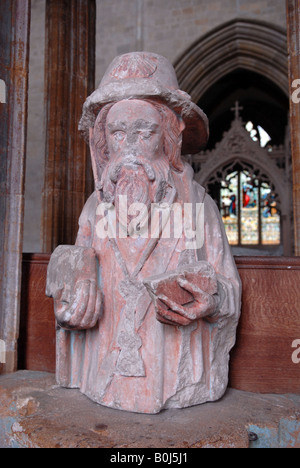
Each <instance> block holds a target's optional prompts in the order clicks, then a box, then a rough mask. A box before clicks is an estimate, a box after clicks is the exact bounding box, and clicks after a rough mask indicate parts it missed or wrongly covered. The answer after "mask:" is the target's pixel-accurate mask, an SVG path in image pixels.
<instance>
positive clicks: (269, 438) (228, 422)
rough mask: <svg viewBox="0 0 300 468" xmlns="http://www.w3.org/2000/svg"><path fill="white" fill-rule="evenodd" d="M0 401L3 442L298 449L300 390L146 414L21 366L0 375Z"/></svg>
mask: <svg viewBox="0 0 300 468" xmlns="http://www.w3.org/2000/svg"><path fill="white" fill-rule="evenodd" d="M0 402H1V405H0V447H16V448H22V447H33V448H69V447H74V448H96V447H99V448H112V449H119V452H120V453H122V452H121V451H122V449H129V448H151V447H152V448H153V447H154V448H169V449H176V448H183V449H188V448H247V447H265V448H269V447H278V448H279V447H281V448H285V447H288V448H300V397H299V395H297V396H296V395H260V394H255V393H248V392H242V391H238V390H233V389H228V390H227V392H226V394H225V395H224V397H223V398H222V399H221V400H220V401H218V402H215V403H205V404H203V405H198V406H195V407H193V408H186V409H183V410H175V409H172V410H166V411H163V412H162V413H160V414H158V415H145V414H136V413H131V412H119V411H116V410H113V409H110V408H105V407H103V406H101V405H97V404H95V403H93V402H92V401H91V400H89V399H88V398H86V397H85V396H84V395H82V394H81V393H80V392H79V391H78V390H74V389H64V388H60V387H58V386H57V385H56V384H55V376H54V374H47V373H42V372H30V371H19V372H16V373H13V374H9V375H5V376H1V377H0ZM250 432H255V434H256V436H257V437H255V434H250V439H252V441H250V440H249V433H250ZM253 439H256V440H253ZM124 453H125V452H124ZM191 456H192V455H191Z"/></svg>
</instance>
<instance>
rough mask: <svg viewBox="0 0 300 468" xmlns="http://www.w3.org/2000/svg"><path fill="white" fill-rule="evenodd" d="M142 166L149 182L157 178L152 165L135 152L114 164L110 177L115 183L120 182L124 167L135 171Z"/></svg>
mask: <svg viewBox="0 0 300 468" xmlns="http://www.w3.org/2000/svg"><path fill="white" fill-rule="evenodd" d="M140 166H141V167H142V168H143V169H144V171H145V173H146V175H147V177H148V180H149V182H153V181H154V180H155V172H154V169H153V168H152V166H151V165H150V164H149V162H148V161H146V160H145V159H144V158H142V157H136V156H135V155H133V154H129V155H126V156H124V157H122V159H121V160H120V161H119V162H117V163H116V164H114V165H113V166H112V167H111V170H110V172H109V178H110V180H111V181H112V182H113V183H114V184H116V183H117V182H118V179H119V177H120V173H121V169H122V168H123V167H125V168H126V169H131V170H134V171H135V170H138V168H139V167H140Z"/></svg>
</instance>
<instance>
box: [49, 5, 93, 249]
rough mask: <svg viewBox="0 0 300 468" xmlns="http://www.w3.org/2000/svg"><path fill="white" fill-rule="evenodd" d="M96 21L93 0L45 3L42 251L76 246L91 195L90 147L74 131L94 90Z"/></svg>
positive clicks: (76, 130)
mask: <svg viewBox="0 0 300 468" xmlns="http://www.w3.org/2000/svg"><path fill="white" fill-rule="evenodd" d="M95 22H96V5H95V0H72V1H69V0H47V4H46V50H45V92H46V96H45V99H46V105H45V112H46V118H45V123H46V129H45V130H46V152H45V182H44V191H43V219H42V228H43V232H42V236H43V252H52V250H53V249H54V248H55V247H56V246H57V245H59V244H72V243H74V240H75V237H76V232H77V230H78V218H79V215H80V212H81V210H82V207H83V205H84V203H85V200H86V198H87V197H88V195H89V194H90V193H91V192H92V190H93V179H92V171H91V165H90V157H89V150H88V146H87V144H86V143H85V142H84V140H83V138H82V136H81V135H80V134H79V132H78V129H77V127H78V122H79V120H80V116H81V112H82V105H83V103H84V101H85V99H86V97H87V96H88V95H89V94H90V93H91V91H92V90H93V89H94V75H95Z"/></svg>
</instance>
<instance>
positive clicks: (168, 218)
mask: <svg viewBox="0 0 300 468" xmlns="http://www.w3.org/2000/svg"><path fill="white" fill-rule="evenodd" d="M79 128H80V130H81V131H82V132H83V133H84V134H85V135H86V136H87V137H88V138H89V143H90V149H91V156H92V162H93V171H94V177H95V192H94V193H93V194H92V195H91V197H90V198H89V200H88V201H87V203H86V205H85V207H84V209H83V211H82V214H81V216H80V220H79V232H78V236H77V240H76V245H75V246H59V247H58V248H57V249H56V250H55V251H54V253H53V254H52V256H51V260H50V263H49V267H48V278H47V291H46V293H47V295H49V296H52V297H53V298H54V308H55V315H56V321H57V369H56V374H57V381H58V383H59V384H60V385H62V386H65V387H70V388H79V389H80V391H81V392H83V393H84V394H86V395H87V396H88V397H90V398H91V399H92V400H94V401H96V402H98V403H100V404H102V405H105V406H108V407H112V408H117V409H122V410H127V411H135V412H141V413H158V412H159V411H161V410H162V409H164V408H183V407H187V406H192V405H196V404H200V403H204V402H206V401H214V400H217V399H219V398H220V397H221V396H222V395H223V394H224V392H225V390H226V388H227V385H228V365H229V352H230V350H231V348H232V346H233V345H234V343H235V335H236V327H237V323H238V319H239V314H240V301H241V297H240V296H241V284H240V279H239V276H238V273H237V269H236V266H235V263H234V260H233V257H232V254H231V251H230V247H229V245H228V242H227V238H226V234H225V231H224V227H223V224H222V220H221V217H220V215H219V212H218V209H217V207H216V205H215V203H214V202H213V201H212V199H211V198H210V197H209V196H208V195H207V194H206V193H205V190H204V189H203V188H202V187H201V186H200V185H199V184H197V183H196V182H195V181H193V170H192V168H191V166H190V165H189V164H188V163H186V162H184V160H183V158H182V154H183V155H184V154H192V153H196V152H198V151H199V150H200V148H201V147H203V146H204V145H205V143H206V141H207V137H208V123H207V118H206V116H205V114H204V113H203V112H202V111H201V109H200V108H199V107H198V106H196V105H195V104H193V103H192V102H191V100H190V97H189V96H188V95H187V94H186V93H184V92H183V91H181V90H179V89H178V83H177V80H176V76H175V72H174V69H173V67H172V65H171V64H170V63H169V62H168V61H167V60H166V59H165V58H164V57H161V56H159V55H156V54H151V53H146V52H135V53H130V54H125V55H122V56H120V57H117V58H116V59H115V60H114V61H113V62H112V64H111V65H110V66H109V68H108V70H107V72H106V73H105V75H104V78H103V79H102V81H101V83H100V86H99V88H98V89H97V90H96V91H95V92H94V93H93V94H92V95H91V96H90V97H89V98H88V99H87V100H86V102H85V104H84V108H83V116H82V119H81V122H80V125H79ZM188 209H189V210H188ZM187 211H188V212H189V215H188V216H187Z"/></svg>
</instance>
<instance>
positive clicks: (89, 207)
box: [79, 191, 98, 224]
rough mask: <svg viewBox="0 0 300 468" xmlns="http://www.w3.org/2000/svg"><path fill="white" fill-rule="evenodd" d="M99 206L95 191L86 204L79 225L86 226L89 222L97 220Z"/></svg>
mask: <svg viewBox="0 0 300 468" xmlns="http://www.w3.org/2000/svg"><path fill="white" fill-rule="evenodd" d="M97 206H98V198H97V192H96V191H94V192H93V193H92V194H91V195H90V196H89V198H88V199H87V201H86V202H85V205H84V207H83V210H82V212H81V215H80V218H79V224H85V223H87V222H88V221H89V222H93V220H94V218H95V214H96V209H97Z"/></svg>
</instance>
